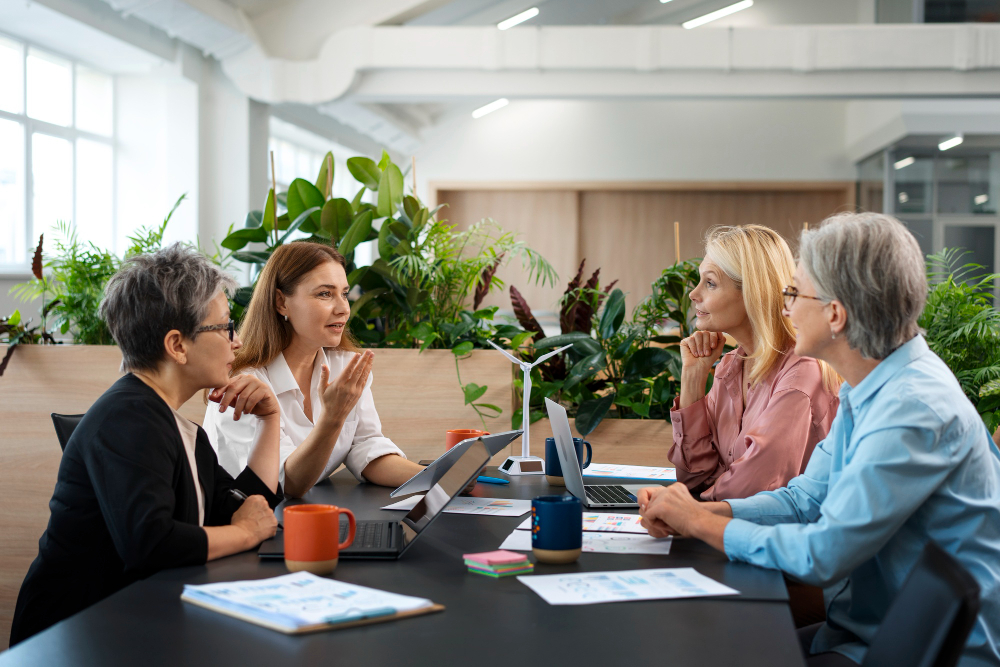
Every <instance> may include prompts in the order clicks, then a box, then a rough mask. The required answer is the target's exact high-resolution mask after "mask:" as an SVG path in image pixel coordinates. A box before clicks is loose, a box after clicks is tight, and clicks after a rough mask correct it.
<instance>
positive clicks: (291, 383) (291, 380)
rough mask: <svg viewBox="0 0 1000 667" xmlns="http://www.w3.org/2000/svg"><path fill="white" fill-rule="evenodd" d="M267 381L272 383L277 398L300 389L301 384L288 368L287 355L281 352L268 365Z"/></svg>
mask: <svg viewBox="0 0 1000 667" xmlns="http://www.w3.org/2000/svg"><path fill="white" fill-rule="evenodd" d="M267 379H268V380H270V381H271V389H273V390H274V395H275V396H277V395H279V394H283V393H285V392H286V391H293V390H298V388H299V383H298V382H296V381H295V377H294V376H293V375H292V369H291V368H289V367H288V362H287V361H285V355H284V354H283V353H281V352H279V353H278V356H276V357H275V358H274V361H272V362H271V363H269V364H268V365H267Z"/></svg>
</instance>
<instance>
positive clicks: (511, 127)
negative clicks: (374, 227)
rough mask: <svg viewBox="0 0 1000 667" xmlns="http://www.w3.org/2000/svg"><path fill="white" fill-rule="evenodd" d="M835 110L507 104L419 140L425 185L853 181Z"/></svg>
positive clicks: (775, 105)
mask: <svg viewBox="0 0 1000 667" xmlns="http://www.w3.org/2000/svg"><path fill="white" fill-rule="evenodd" d="M846 106H847V103H846V102H842V101H729V100H723V101H680V102H678V101H669V102H666V101H665V102H650V101H616V102H583V101H517V100H515V101H512V102H511V103H510V105H509V106H507V107H506V108H503V109H501V110H499V111H496V112H494V113H492V114H490V115H488V116H485V117H483V118H481V119H479V120H473V119H472V118H471V117H470V116H468V115H464V114H463V116H462V117H460V118H455V119H452V120H451V122H446V123H443V124H442V125H441V126H439V127H437V128H435V129H434V130H433V131H428V132H427V133H426V134H425V137H424V139H425V141H424V147H422V148H421V149H420V150H419V151H418V152H417V153H416V157H417V175H418V179H419V181H420V183H421V184H422V189H423V192H424V193H426V192H427V190H426V187H427V183H428V182H429V181H445V180H459V181H469V180H472V181H575V180H583V181H620V180H627V181H766V180H791V181H795V180H806V181H814V180H853V179H854V178H855V171H854V166H853V164H852V163H851V161H850V160H848V158H847V154H846V150H845V142H844V138H845V122H846Z"/></svg>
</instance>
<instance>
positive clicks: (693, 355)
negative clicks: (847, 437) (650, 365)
mask: <svg viewBox="0 0 1000 667" xmlns="http://www.w3.org/2000/svg"><path fill="white" fill-rule="evenodd" d="M699 271H700V273H701V281H700V282H699V283H698V286H697V287H696V288H695V289H694V290H692V291H691V302H692V304H693V306H694V308H695V314H696V317H697V319H696V320H695V326H696V327H697V328H698V331H697V332H696V333H695V334H694V335H692V336H690V337H688V338H685V339H684V340H683V341H681V361H682V372H681V393H680V397H679V398H678V399H677V400H676V401H675V402H674V409H673V410H672V411H671V412H670V421H671V423H672V424H673V431H674V442H673V446H672V447H671V449H670V454H669V458H670V460H671V461H672V462H673V463H674V464H675V465H676V466H677V479H678V481H680V482H683V483H684V484H685V485H686V486H687V487H688V488H689V489H690V490H691V491H692V492H693V493H695V494H696V495H697V493H699V492H700V494H701V498H702V499H703V500H724V499H729V498H746V497H748V496H752V495H754V494H755V493H757V492H759V491H767V490H771V489H777V488H780V487H782V486H784V485H785V484H786V483H787V482H788V480H790V479H792V478H793V477H795V476H796V475H798V474H800V473H801V472H802V471H803V470H804V469H805V467H806V463H808V461H809V456H810V455H811V454H812V451H813V448H815V446H816V443H818V442H819V441H820V440H822V439H823V438H824V437H826V434H827V432H828V431H829V430H830V423H831V422H832V421H833V417H834V415H835V414H836V412H837V405H838V400H837V394H836V391H837V387H838V386H839V378H838V377H837V376H836V374H835V373H834V372H833V371H832V370H831V369H830V368H829V367H828V366H826V365H825V364H822V363H821V362H818V361H816V360H815V359H807V358H802V357H799V356H796V355H795V353H794V348H795V331H794V328H793V327H792V324H791V322H790V320H789V319H788V318H787V317H785V316H784V315H783V314H782V307H783V304H782V296H781V290H782V288H783V287H784V286H785V285H788V284H790V283H791V281H792V274H793V273H794V271H795V262H794V259H793V258H792V253H791V251H790V250H789V249H788V244H786V243H785V241H784V239H782V238H781V236H779V235H778V234H777V232H775V231H774V230H772V229H769V228H767V227H762V226H759V225H741V226H737V227H717V228H715V229H713V230H711V231H710V232H709V235H708V239H707V241H706V244H705V259H704V260H703V261H702V263H701V266H700V267H699ZM725 334H729V335H730V336H731V337H732V338H733V339H734V340H735V341H736V343H737V345H738V347H737V349H736V350H734V351H732V352H730V353H728V354H726V355H725V356H722V350H723V346H724V344H725ZM720 357H722V358H721V360H719V358H720ZM717 360H719V365H718V367H717V368H716V370H715V381H714V382H713V384H712V388H711V390H710V391H709V392H708V394H707V395H706V394H705V385H706V382H707V380H708V374H709V372H710V371H711V370H712V366H713V365H714V364H715V362H716V361H717Z"/></svg>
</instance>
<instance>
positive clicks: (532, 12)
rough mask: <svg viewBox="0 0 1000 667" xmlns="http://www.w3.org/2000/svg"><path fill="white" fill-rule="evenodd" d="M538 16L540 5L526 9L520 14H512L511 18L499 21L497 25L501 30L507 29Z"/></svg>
mask: <svg viewBox="0 0 1000 667" xmlns="http://www.w3.org/2000/svg"><path fill="white" fill-rule="evenodd" d="M536 16H538V7H532V8H531V9H525V10H524V11H523V12H521V13H520V14H515V15H514V16H511V17H510V18H509V19H506V20H504V21H500V23H497V27H498V28H500V29H501V30H506V29H507V28H513V27H514V26H516V25H518V24H520V23H524V22H525V21H527V20H528V19H533V18H535V17H536Z"/></svg>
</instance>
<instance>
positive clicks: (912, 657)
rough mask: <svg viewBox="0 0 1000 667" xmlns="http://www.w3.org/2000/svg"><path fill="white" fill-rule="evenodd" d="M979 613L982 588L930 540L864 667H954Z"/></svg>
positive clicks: (874, 642) (884, 621) (891, 608)
mask: <svg viewBox="0 0 1000 667" xmlns="http://www.w3.org/2000/svg"><path fill="white" fill-rule="evenodd" d="M978 614H979V584H978V583H976V580H975V579H973V578H972V576H971V575H970V574H969V573H968V572H967V571H966V570H965V568H963V567H962V565H961V564H960V563H959V562H958V561H957V560H955V559H954V558H953V557H952V556H951V555H949V554H948V553H947V552H945V551H944V550H943V549H941V547H939V546H938V545H936V544H934V543H933V542H930V543H928V544H927V546H926V547H925V548H924V552H923V554H921V556H920V560H919V561H918V562H917V565H916V566H915V567H914V568H913V571H912V572H910V574H909V576H907V577H906V581H904V582H903V587H902V588H901V589H900V590H899V594H898V595H897V596H896V599H895V600H893V601H892V605H891V606H890V607H889V611H888V613H887V614H886V615H885V619H884V620H883V621H882V625H880V626H879V629H878V632H876V633H875V637H874V638H873V639H872V645H871V648H869V649H868V654H867V655H866V656H865V661H864V662H863V663H862V665H863V666H864V667H875V666H876V665H878V666H879V667H893V666H895V665H899V667H954V665H955V664H957V663H958V659H959V658H960V657H961V656H962V650H963V649H964V648H965V642H966V641H967V640H968V638H969V633H970V632H971V631H972V626H973V624H974V623H975V621H976V616H977V615H978Z"/></svg>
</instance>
